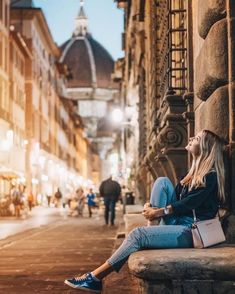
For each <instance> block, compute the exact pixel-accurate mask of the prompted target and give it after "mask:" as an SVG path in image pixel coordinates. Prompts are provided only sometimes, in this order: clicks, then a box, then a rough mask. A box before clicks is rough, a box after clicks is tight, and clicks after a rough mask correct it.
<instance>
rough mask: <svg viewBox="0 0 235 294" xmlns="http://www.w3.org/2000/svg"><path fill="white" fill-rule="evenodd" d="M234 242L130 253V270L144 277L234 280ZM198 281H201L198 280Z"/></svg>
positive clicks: (146, 278)
mask: <svg viewBox="0 0 235 294" xmlns="http://www.w3.org/2000/svg"><path fill="white" fill-rule="evenodd" d="M234 256H235V245H227V244H226V245H223V244H221V245H218V246H216V247H212V248H207V249H193V248H192V249H191V248H187V249H158V250H143V251H139V252H136V253H133V254H132V255H131V256H130V258H129V260H128V264H129V269H130V271H131V273H132V274H133V275H135V276H136V277H138V278H140V279H143V280H168V281H169V280H181V281H182V280H207V281H208V280H216V281H235V259H234ZM199 282H200V281H199Z"/></svg>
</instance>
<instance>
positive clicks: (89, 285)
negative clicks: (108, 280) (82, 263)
mask: <svg viewBox="0 0 235 294" xmlns="http://www.w3.org/2000/svg"><path fill="white" fill-rule="evenodd" d="M64 283H65V284H66V285H68V286H70V287H72V288H75V289H79V290H84V291H90V292H94V293H101V291H102V282H101V281H98V282H97V281H95V280H94V279H93V278H92V275H91V273H87V274H86V275H85V277H84V278H72V279H68V280H65V281H64Z"/></svg>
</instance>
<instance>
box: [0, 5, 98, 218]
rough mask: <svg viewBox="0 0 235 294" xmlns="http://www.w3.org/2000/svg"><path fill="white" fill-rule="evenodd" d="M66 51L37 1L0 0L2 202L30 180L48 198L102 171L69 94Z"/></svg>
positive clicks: (30, 185)
mask: <svg viewBox="0 0 235 294" xmlns="http://www.w3.org/2000/svg"><path fill="white" fill-rule="evenodd" d="M10 5H11V6H10ZM59 58H60V49H59V48H58V47H57V45H56V44H55V43H54V40H53V38H52V36H51V33H50V30H49V28H48V25H47V22H46V19H45V17H44V14H43V12H42V10H41V9H40V8H36V7H35V6H34V4H33V1H30V0H19V1H11V3H10V1H7V0H2V1H0V139H1V143H0V201H1V207H2V203H3V202H4V201H5V200H4V199H5V197H6V196H7V195H9V194H10V189H11V187H12V185H23V186H26V188H27V190H26V192H29V191H30V190H31V191H32V192H33V194H34V195H35V196H36V195H37V196H38V197H37V199H35V201H37V202H38V203H41V202H43V201H46V197H43V196H45V195H51V196H52V195H53V194H54V192H55V190H56V189H57V187H60V189H61V190H62V192H63V194H64V195H66V194H67V193H71V192H74V191H75V189H76V188H77V187H79V186H85V187H89V186H92V185H94V183H95V182H97V178H99V168H98V167H99V157H97V155H96V154H95V153H94V152H93V150H92V147H91V144H90V142H89V141H88V140H87V139H86V138H85V136H84V124H83V121H82V118H81V116H79V114H78V113H77V109H75V107H74V105H73V103H72V104H71V103H70V102H71V101H69V100H68V99H65V98H64V95H65V89H66V83H67V76H68V69H67V67H66V66H65V64H63V63H61V62H60V61H59ZM93 167H94V168H93ZM35 198H36V197H35ZM43 199H44V200H43ZM4 203H5V202H4ZM7 203H8V202H7ZM5 211H6V210H5ZM0 213H1V212H0Z"/></svg>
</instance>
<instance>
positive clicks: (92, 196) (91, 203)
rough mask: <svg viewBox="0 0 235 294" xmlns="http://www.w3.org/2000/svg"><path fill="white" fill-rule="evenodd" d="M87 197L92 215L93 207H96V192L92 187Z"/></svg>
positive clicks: (90, 214)
mask: <svg viewBox="0 0 235 294" xmlns="http://www.w3.org/2000/svg"><path fill="white" fill-rule="evenodd" d="M86 198H87V206H88V212H89V217H92V209H93V208H94V207H96V204H95V201H94V200H95V194H94V193H93V190H92V188H90V189H89V193H88V194H87V195H86Z"/></svg>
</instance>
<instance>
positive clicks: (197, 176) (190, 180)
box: [180, 130, 225, 202]
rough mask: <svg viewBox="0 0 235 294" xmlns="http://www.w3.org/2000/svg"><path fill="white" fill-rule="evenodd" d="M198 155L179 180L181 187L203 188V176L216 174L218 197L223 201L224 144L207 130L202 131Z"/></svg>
mask: <svg viewBox="0 0 235 294" xmlns="http://www.w3.org/2000/svg"><path fill="white" fill-rule="evenodd" d="M199 147H200V154H199V156H197V157H195V158H193V162H192V166H191V168H190V170H189V172H188V174H187V175H186V176H185V177H184V178H183V179H182V180H181V182H180V183H181V185H183V186H185V185H188V186H189V191H190V190H192V189H193V188H198V187H205V184H206V183H205V175H206V174H207V173H208V172H210V171H211V170H215V171H216V173H217V182H218V197H219V199H220V200H221V202H223V201H224V200H225V191H224V190H225V188H224V187H225V169H224V159H223V151H224V142H223V141H222V139H221V138H220V137H219V136H217V135H216V134H214V133H213V132H211V131H209V130H203V131H202V137H201V140H200V144H199Z"/></svg>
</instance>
